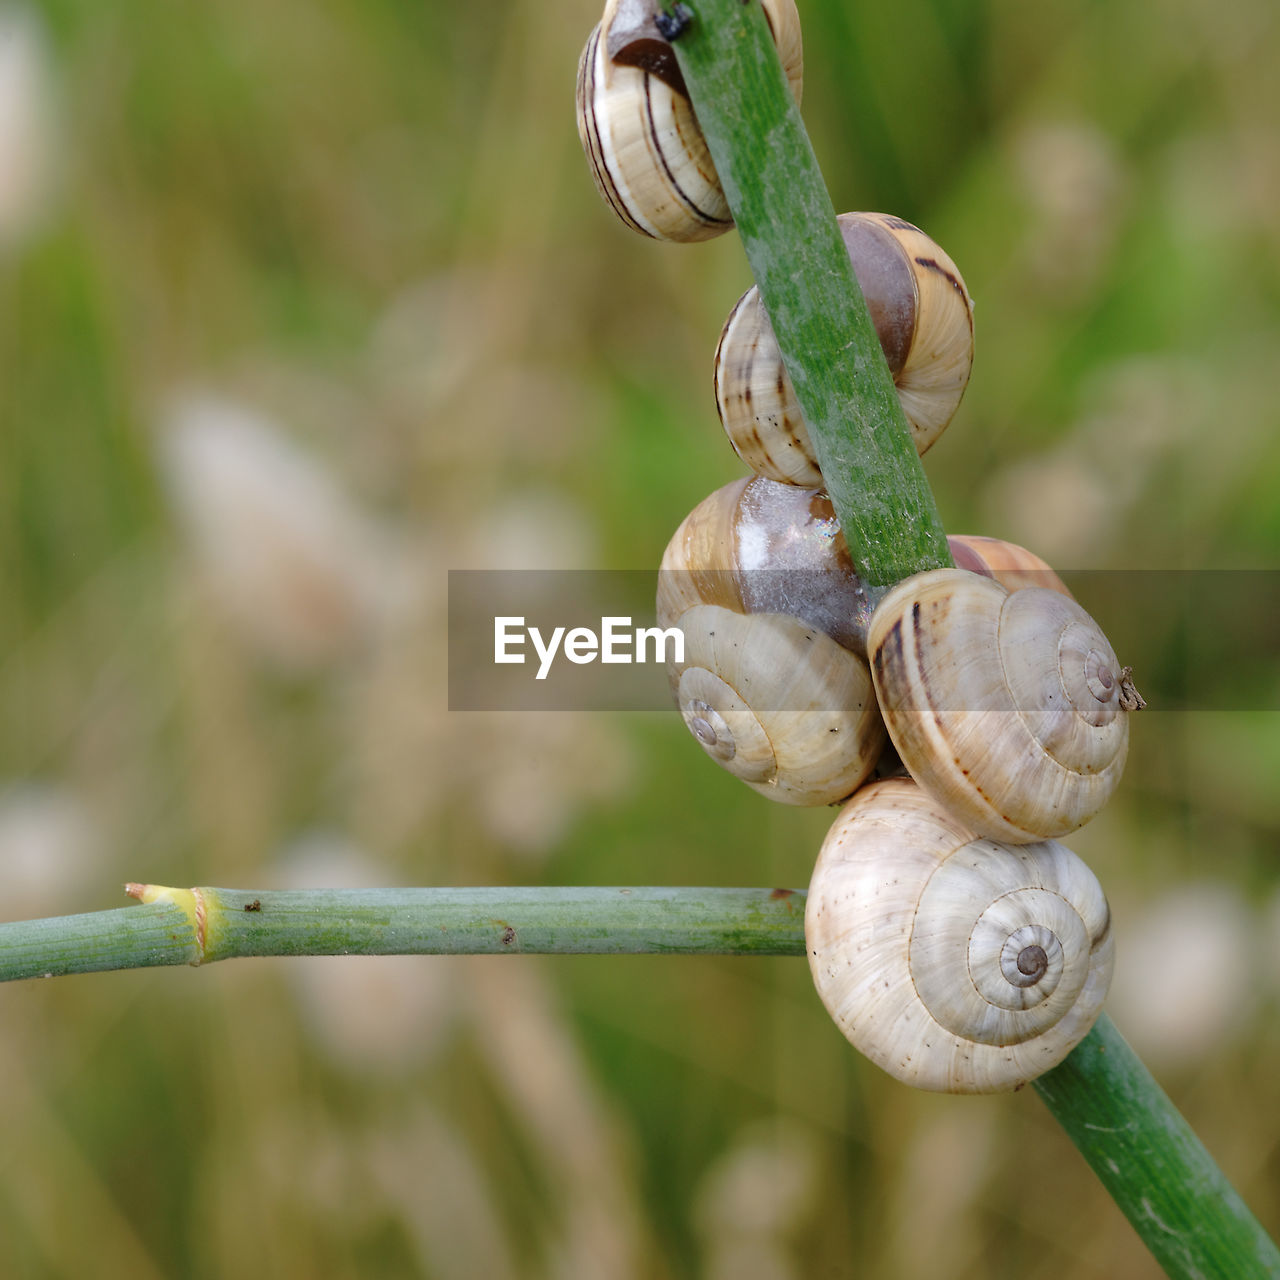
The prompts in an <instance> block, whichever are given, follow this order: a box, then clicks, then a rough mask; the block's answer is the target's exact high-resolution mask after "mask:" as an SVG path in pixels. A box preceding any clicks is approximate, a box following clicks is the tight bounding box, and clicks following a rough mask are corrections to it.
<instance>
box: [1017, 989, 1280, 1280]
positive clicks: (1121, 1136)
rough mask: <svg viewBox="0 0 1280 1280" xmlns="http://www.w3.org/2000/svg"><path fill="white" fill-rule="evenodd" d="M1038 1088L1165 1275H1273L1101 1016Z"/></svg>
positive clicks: (1261, 1249)
mask: <svg viewBox="0 0 1280 1280" xmlns="http://www.w3.org/2000/svg"><path fill="white" fill-rule="evenodd" d="M1035 1088H1036V1091H1037V1092H1038V1093H1039V1094H1040V1096H1041V1097H1042V1098H1043V1099H1044V1101H1045V1103H1046V1105H1047V1106H1048V1107H1049V1109H1050V1110H1051V1111H1052V1112H1053V1114H1054V1116H1055V1117H1056V1118H1057V1120H1058V1123H1059V1124H1061V1125H1062V1127H1063V1128H1064V1129H1065V1130H1066V1131H1067V1134H1068V1136H1069V1137H1070V1138H1071V1141H1072V1142H1074V1143H1075V1145H1076V1146H1077V1147H1078V1148H1079V1150H1080V1153H1081V1154H1082V1155H1083V1156H1084V1158H1085V1159H1086V1160H1087V1161H1088V1162H1089V1164H1090V1166H1091V1167H1092V1169H1093V1171H1094V1173H1096V1174H1097V1175H1098V1177H1099V1178H1100V1179H1101V1180H1102V1183H1103V1185H1104V1186H1105V1187H1106V1188H1107V1190H1108V1191H1109V1192H1110V1193H1111V1195H1112V1197H1113V1198H1114V1200H1115V1202H1116V1204H1117V1205H1119V1207H1120V1209H1121V1210H1122V1211H1123V1213H1124V1215H1125V1217H1127V1218H1128V1219H1129V1221H1130V1222H1131V1223H1132V1224H1133V1226H1134V1228H1135V1229H1136V1230H1137V1232H1138V1234H1139V1235H1140V1236H1141V1237H1142V1239H1143V1240H1144V1241H1145V1243H1146V1245H1147V1248H1148V1249H1150V1250H1151V1252H1152V1254H1154V1255H1155V1258H1156V1260H1157V1261H1158V1262H1159V1263H1160V1265H1161V1266H1162V1267H1163V1268H1164V1270H1165V1272H1166V1274H1168V1275H1170V1276H1180V1277H1181V1276H1186V1277H1204V1276H1218V1277H1222V1280H1274V1278H1275V1277H1277V1276H1280V1251H1278V1250H1277V1249H1276V1246H1275V1244H1274V1243H1273V1242H1272V1240H1271V1239H1270V1238H1269V1237H1268V1236H1267V1233H1266V1232H1265V1231H1263V1229H1262V1227H1261V1226H1260V1225H1259V1224H1258V1220H1257V1219H1256V1218H1255V1217H1254V1216H1253V1214H1252V1213H1251V1212H1250V1211H1249V1208H1248V1206H1247V1205H1246V1204H1245V1203H1244V1201H1243V1200H1242V1199H1241V1198H1240V1196H1239V1195H1238V1194H1237V1193H1236V1190H1235V1188H1234V1187H1233V1186H1232V1185H1231V1183H1230V1182H1228V1181H1227V1179H1226V1177H1225V1176H1224V1175H1223V1173H1222V1170H1221V1169H1219V1168H1218V1166H1217V1165H1216V1164H1215V1163H1214V1161H1213V1158H1212V1157H1211V1156H1210V1155H1209V1153H1208V1152H1207V1151H1206V1150H1205V1148H1204V1145H1203V1144H1202V1143H1201V1141H1200V1139H1199V1138H1197V1137H1196V1135H1195V1133H1194V1132H1193V1131H1192V1129H1191V1126H1190V1125H1189V1124H1187V1122H1186V1120H1184V1119H1183V1118H1182V1115H1181V1114H1180V1113H1179V1112H1178V1110H1177V1108H1176V1107H1174V1105H1173V1103H1172V1102H1170V1101H1169V1098H1168V1095H1166V1094H1165V1092H1164V1090H1163V1089H1161V1088H1160V1086H1159V1085H1158V1084H1157V1083H1156V1081H1155V1079H1154V1078H1153V1077H1152V1075H1151V1073H1150V1072H1149V1071H1148V1070H1147V1068H1146V1067H1145V1066H1143V1064H1142V1061H1141V1059H1140V1058H1139V1057H1138V1055H1137V1054H1136V1053H1134V1051H1133V1050H1132V1049H1131V1048H1130V1047H1129V1045H1128V1044H1127V1043H1126V1041H1125V1040H1124V1038H1123V1037H1122V1036H1121V1035H1120V1033H1119V1032H1118V1031H1117V1030H1116V1028H1115V1026H1114V1024H1113V1023H1112V1022H1111V1019H1110V1018H1108V1017H1107V1016H1106V1015H1105V1014H1104V1015H1103V1016H1102V1017H1101V1018H1099V1019H1098V1021H1097V1022H1096V1023H1095V1024H1094V1027H1093V1030H1092V1031H1090V1033H1089V1034H1088V1036H1087V1037H1086V1038H1085V1039H1084V1040H1083V1041H1082V1042H1081V1043H1080V1044H1079V1045H1077V1046H1076V1048H1075V1049H1074V1050H1073V1051H1072V1052H1071V1053H1070V1054H1068V1056H1067V1058H1066V1060H1065V1061H1064V1062H1063V1063H1062V1064H1061V1065H1060V1066H1057V1067H1055V1068H1054V1069H1053V1070H1052V1071H1049V1072H1047V1073H1046V1074H1045V1075H1043V1076H1041V1077H1040V1078H1039V1079H1038V1080H1037V1081H1035Z"/></svg>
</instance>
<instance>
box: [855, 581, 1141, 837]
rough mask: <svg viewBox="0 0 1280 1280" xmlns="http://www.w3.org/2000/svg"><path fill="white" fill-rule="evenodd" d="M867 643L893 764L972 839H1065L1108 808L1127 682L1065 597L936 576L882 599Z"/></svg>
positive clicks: (1124, 729) (1123, 738) (1119, 761)
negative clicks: (893, 749) (894, 751)
mask: <svg viewBox="0 0 1280 1280" xmlns="http://www.w3.org/2000/svg"><path fill="white" fill-rule="evenodd" d="M867 647H868V653H869V655H870V658H871V666H872V676H873V678H874V680H875V686H876V695H877V697H878V699H879V702H880V708H881V711H882V713H883V715H884V718H885V723H886V725H887V726H888V729H889V736H890V737H891V738H892V739H893V743H894V746H895V747H896V748H897V751H898V754H899V756H901V758H902V762H903V764H904V765H906V767H907V769H908V771H909V772H910V773H911V776H912V777H913V778H915V779H916V781H917V782H919V783H920V785H921V786H922V787H924V788H925V790H927V791H929V792H930V793H931V794H932V795H933V797H934V798H935V799H936V800H937V801H938V802H939V803H940V804H943V805H945V806H946V808H947V809H948V810H949V811H950V812H951V813H953V814H955V815H956V817H957V819H958V820H959V821H960V822H962V823H964V825H965V826H966V827H968V828H969V829H971V830H972V831H974V832H976V833H978V834H979V835H983V836H988V837H990V838H992V839H997V840H1005V841H1009V842H1011V843H1015V844H1016V843H1025V842H1029V841H1034V840H1042V839H1047V838H1051V837H1057V836H1062V835H1065V834H1067V833H1068V832H1070V831H1074V830H1075V829H1076V828H1077V827H1080V826H1082V825H1083V824H1084V823H1086V822H1087V821H1088V820H1089V819H1090V818H1091V817H1093V816H1094V814H1096V813H1097V812H1098V811H1099V810H1100V809H1101V808H1102V807H1103V805H1105V804H1106V802H1107V800H1108V799H1109V798H1110V796H1111V793H1112V791H1113V790H1114V789H1115V786H1116V784H1117V783H1118V782H1119V780H1120V775H1121V773H1122V772H1123V769H1124V761H1125V755H1126V753H1127V751H1128V744H1129V726H1128V712H1127V710H1126V703H1127V699H1126V696H1125V691H1124V681H1125V679H1126V677H1127V674H1128V673H1127V672H1126V671H1124V670H1122V668H1121V667H1120V664H1119V662H1118V661H1117V659H1116V656H1115V653H1114V652H1113V651H1112V648H1111V645H1110V643H1109V642H1108V640H1107V638H1106V636H1105V635H1103V633H1102V630H1101V629H1100V628H1099V626H1098V624H1097V623H1096V622H1094V620H1093V619H1092V618H1091V617H1090V616H1089V615H1088V614H1087V613H1086V612H1085V611H1084V610H1083V609H1082V608H1081V607H1080V606H1079V605H1078V604H1077V603H1076V602H1075V601H1074V600H1072V599H1069V598H1068V597H1067V596H1064V595H1062V594H1060V593H1058V592H1056V591H1050V590H1046V589H1044V588H1039V587H1028V588H1026V589H1024V590H1021V591H1013V592H1010V591H1008V590H1006V588H1005V587H1003V586H1002V585H1001V584H1000V583H998V582H996V581H994V580H993V579H989V578H984V577H981V576H979V575H978V574H974V573H967V572H965V571H964V570H962V569H936V570H932V571H931V572H928V573H921V574H917V575H915V576H914V577H912V578H908V579H907V580H906V581H905V582H901V583H899V584H898V585H897V586H896V587H894V588H893V589H892V590H891V591H890V592H889V593H888V595H886V596H885V598H884V599H883V600H882V601H881V602H880V604H879V605H878V606H877V607H876V611H875V613H874V614H873V615H872V618H871V626H870V629H869V631H868V636H867Z"/></svg>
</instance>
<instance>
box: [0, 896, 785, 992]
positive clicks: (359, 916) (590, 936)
mask: <svg viewBox="0 0 1280 1280" xmlns="http://www.w3.org/2000/svg"><path fill="white" fill-rule="evenodd" d="M130 891H131V892H132V893H133V894H134V896H135V897H141V898H142V900H143V905H141V906H135V907H123V908H120V909H118V910H114V911H94V912H88V913H86V914H83V915H74V916H62V917H58V918H54V919H49V920H19V921H14V922H12V923H9V924H0V981H11V980H13V979H18V978H39V977H55V976H60V975H62V974H69V973H93V972H97V971H101V970H104V969H137V968H147V967H150V966H155V965H177V964H208V963H211V962H212V961H214V960H228V959H231V958H232V957H235V956H299V955H433V954H443V953H449V954H466V955H513V954H518V953H535V952H536V953H540V954H558V955H570V954H573V955H623V954H641V953H650V954H671V953H679V954H685V955H733V956H753V955H754V956H776V955H803V954H804V894H803V893H802V892H799V891H792V890H788V889H687V888H673V889H664V888H587V889H561V888H552V889H547V888H533V889H493V888H485V889H308V890H289V891H266V890H264V891H262V892H258V891H249V890H243V889H214V888H199V889H170V888H166V887H164V886H159V885H133V886H130ZM255 904H256V905H255Z"/></svg>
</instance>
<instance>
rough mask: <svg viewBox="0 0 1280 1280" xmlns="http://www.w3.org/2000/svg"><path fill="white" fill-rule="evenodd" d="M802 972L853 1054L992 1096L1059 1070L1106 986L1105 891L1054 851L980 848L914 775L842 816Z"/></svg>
mask: <svg viewBox="0 0 1280 1280" xmlns="http://www.w3.org/2000/svg"><path fill="white" fill-rule="evenodd" d="M805 940H806V945H807V950H808V954H809V965H810V969H811V970H812V973H813V978H814V982H815V984H816V985H817V989H818V994H819V996H820V997H821V999H822V1002H823V1004H824V1005H825V1006H826V1008H827V1011H828V1012H829V1013H830V1014H831V1016H832V1017H833V1018H834V1019H835V1021H836V1023H837V1025H838V1026H839V1027H840V1029H841V1031H843V1032H844V1034H845V1036H846V1037H848V1039H849V1040H850V1041H851V1042H852V1043H853V1045H854V1046H855V1047H856V1048H857V1049H859V1050H860V1051H861V1052H862V1053H864V1054H865V1055H866V1056H867V1057H869V1058H870V1059H871V1060H872V1061H873V1062H875V1063H876V1064H877V1065H878V1066H880V1067H882V1068H883V1069H884V1070H886V1071H888V1072H889V1073H890V1074H891V1075H893V1076H895V1077H896V1078H897V1079H899V1080H902V1081H903V1082H905V1083H907V1084H911V1085H914V1086H916V1087H918V1088H921V1089H931V1090H938V1091H943V1092H951V1093H998V1092H1002V1091H1005V1090H1010V1089H1017V1088H1019V1087H1021V1086H1022V1085H1023V1084H1025V1083H1027V1082H1028V1081H1030V1080H1033V1079H1034V1078H1035V1077H1036V1076H1038V1075H1040V1074H1042V1073H1043V1072H1045V1071H1047V1070H1049V1068H1050V1067H1053V1066H1055V1065H1057V1063H1059V1062H1061V1061H1062V1059H1063V1058H1064V1057H1066V1055H1067V1054H1068V1053H1069V1052H1070V1051H1071V1049H1072V1048H1074V1046H1075V1045H1076V1044H1078V1043H1079V1041H1080V1040H1081V1039H1083V1038H1084V1036H1085V1035H1086V1034H1087V1032H1088V1030H1089V1028H1090V1027H1091V1026H1092V1025H1093V1022H1094V1020H1095V1019H1096V1017H1097V1015H1098V1013H1099V1011H1100V1009H1101V1007H1102V1002H1103V999H1104V997H1105V996H1106V992H1107V987H1108V986H1109V984H1110V981H1111V971H1112V963H1113V955H1114V945H1113V941H1112V934H1111V928H1110V912H1109V909H1108V906H1107V901H1106V898H1105V896H1104V895H1103V892H1102V889H1101V887H1100V886H1099V884H1098V881H1097V879H1096V878H1095V877H1094V875H1093V873H1092V872H1091V871H1090V870H1089V868H1088V867H1087V866H1086V865H1085V864H1084V863H1083V862H1082V861H1081V860H1080V859H1079V858H1078V857H1076V855H1075V854H1073V853H1072V852H1071V850H1069V849H1067V848H1066V847H1065V846H1063V845H1060V844H1057V843H1055V842H1054V841H1043V842H1039V843H1036V844H1028V845H1020V846H1011V845H1005V844H999V843H997V842H995V841H991V840H986V839H981V838H975V837H974V836H973V835H972V834H971V833H970V832H968V831H967V830H965V828H964V827H962V826H961V825H960V824H959V823H957V822H956V821H955V819H954V818H952V817H951V816H950V815H949V814H948V813H947V812H946V811H945V810H943V809H942V808H941V807H940V806H939V805H937V804H936V802H934V801H933V800H931V799H930V798H929V797H928V796H927V795H926V794H925V793H924V792H923V791H921V790H920V789H919V788H918V787H917V786H916V785H915V784H914V783H913V782H912V781H911V780H910V779H905V778H896V779H890V780H887V781H883V782H877V783H873V784H871V785H870V786H868V787H865V788H864V789H863V790H861V791H859V792H858V793H857V794H856V795H855V796H854V797H853V798H852V799H851V800H850V801H849V802H848V803H847V804H846V805H845V807H844V808H843V809H842V810H841V813H840V816H839V817H838V818H837V819H836V822H835V824H834V825H833V826H832V828H831V831H830V833H829V834H828V836H827V838H826V840H825V842H824V843H823V846H822V850H821V852H820V853H819V855H818V862H817V866H816V867H815V869H814V873H813V879H812V882H811V884H810V887H809V897H808V901H807V904H806V910H805Z"/></svg>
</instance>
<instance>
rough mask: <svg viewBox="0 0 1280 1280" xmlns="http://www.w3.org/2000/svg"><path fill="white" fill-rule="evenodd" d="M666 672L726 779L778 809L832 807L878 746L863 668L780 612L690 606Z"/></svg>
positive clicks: (861, 775)
mask: <svg viewBox="0 0 1280 1280" xmlns="http://www.w3.org/2000/svg"><path fill="white" fill-rule="evenodd" d="M679 625H680V627H681V629H682V630H683V631H684V634H685V649H684V661H683V662H682V663H676V664H673V666H672V670H671V675H672V681H673V685H674V687H675V691H676V700H677V703H678V705H679V708H680V714H681V716H682V717H683V718H684V722H685V724H686V726H687V727H688V729H689V732H690V733H691V734H693V736H694V738H695V739H696V740H697V741H698V743H699V745H700V746H701V747H702V749H703V750H704V751H705V752H706V753H707V754H708V755H709V756H711V758H712V759H713V760H715V761H716V762H717V763H718V764H720V765H721V766H722V767H724V768H725V769H727V770H728V771H729V772H730V773H732V774H734V775H736V776H737V777H739V778H741V779H742V780H743V781H744V782H745V783H747V784H748V786H750V787H752V788H753V789H754V790H756V791H758V792H759V793H760V794H761V795H765V796H768V797H769V798H770V799H773V800H779V801H781V802H782V803H784V804H796V805H818V804H834V803H835V802H836V801H838V800H843V799H844V798H845V797H846V796H848V795H850V794H851V793H852V792H853V791H854V790H855V789H856V788H857V787H858V786H859V785H861V783H862V782H863V781H864V779H865V778H866V777H867V776H868V774H870V772H871V770H872V768H873V767H874V765H875V762H876V760H877V759H878V758H879V756H880V753H881V750H882V749H883V746H884V741H885V738H884V729H883V725H882V723H881V721H880V714H879V712H878V710H877V709H876V700H875V695H874V693H873V692H872V688H871V677H870V674H869V673H868V671H867V668H866V664H865V663H864V662H862V661H861V660H860V659H859V658H857V657H855V656H854V655H853V654H851V653H850V652H849V651H848V650H847V649H842V648H841V647H840V646H839V645H838V644H836V642H835V641H834V640H832V639H831V637H830V636H827V635H824V634H823V633H822V632H820V631H814V630H812V629H810V628H809V627H806V626H805V625H804V624H803V623H802V622H800V621H799V620H798V619H796V618H792V617H788V616H786V615H785V614H769V613H755V614H741V613H734V612H733V611H732V610H729V609H725V608H723V607H721V606H719V605H711V604H708V605H696V606H695V607H694V608H692V609H688V610H686V611H685V613H684V614H682V615H681V617H680V620H679Z"/></svg>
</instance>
